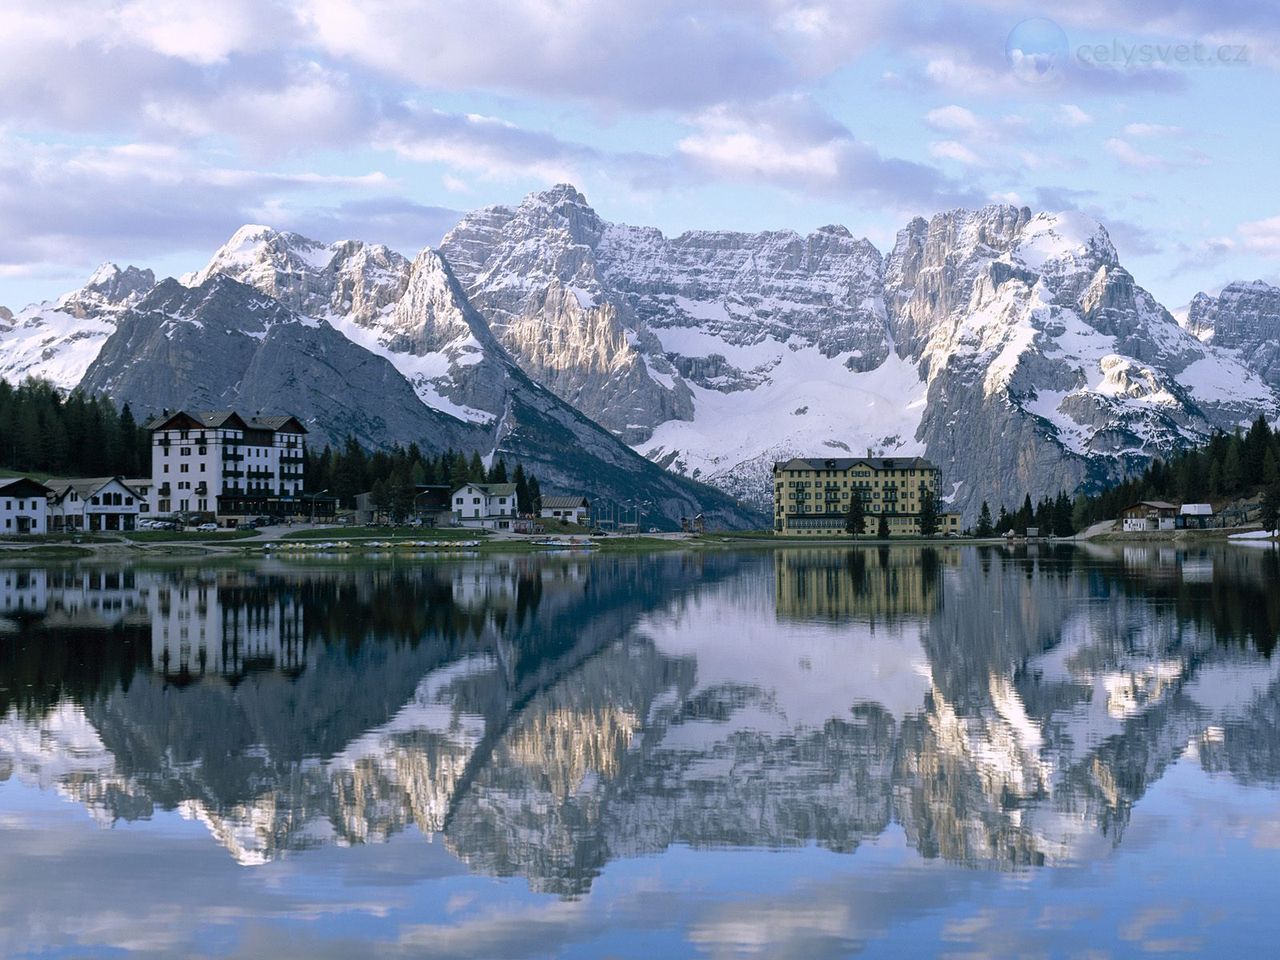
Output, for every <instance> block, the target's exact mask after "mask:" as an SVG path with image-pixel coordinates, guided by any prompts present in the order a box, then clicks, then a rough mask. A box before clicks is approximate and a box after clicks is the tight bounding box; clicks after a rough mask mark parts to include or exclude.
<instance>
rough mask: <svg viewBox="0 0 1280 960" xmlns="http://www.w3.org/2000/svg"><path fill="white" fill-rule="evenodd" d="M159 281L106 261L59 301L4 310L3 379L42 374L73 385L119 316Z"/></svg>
mask: <svg viewBox="0 0 1280 960" xmlns="http://www.w3.org/2000/svg"><path fill="white" fill-rule="evenodd" d="M155 282H156V278H155V275H154V274H153V273H152V272H151V271H150V270H140V269H138V268H137V267H132V266H131V267H126V268H125V269H124V270H121V269H120V268H119V267H117V266H116V265H115V264H113V263H104V264H103V265H102V266H100V267H99V268H98V269H97V270H95V271H94V273H93V275H92V276H91V277H90V278H89V280H88V282H87V283H86V284H85V285H84V286H83V287H81V288H80V289H79V290H74V291H72V292H71V293H68V294H65V295H63V296H62V297H59V298H58V299H57V300H55V301H51V302H46V303H39V304H33V305H32V306H29V307H27V308H26V309H24V310H21V311H19V312H18V314H17V315H16V316H15V315H13V314H12V313H10V311H8V310H0V379H4V380H8V381H9V382H11V383H17V382H18V381H20V380H23V379H25V378H26V377H39V378H41V379H44V380H49V381H51V382H53V383H54V384H56V385H57V386H59V387H62V388H63V389H64V390H70V389H71V388H72V387H74V386H76V384H78V383H79V382H80V378H81V377H83V376H84V372H85V370H86V369H88V367H89V364H91V363H92V362H93V358H94V357H96V356H97V355H98V351H99V350H100V349H101V348H102V344H103V343H104V342H105V341H106V339H107V338H108V337H109V336H111V333H112V331H113V330H114V329H115V320H116V317H117V316H118V315H119V314H120V313H121V312H122V311H123V310H126V309H128V308H129V307H130V306H132V305H133V304H135V303H137V302H138V300H140V299H141V298H142V297H143V296H144V295H145V294H146V293H147V292H148V291H149V290H150V289H151V288H152V287H154V286H155Z"/></svg>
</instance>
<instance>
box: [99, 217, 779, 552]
mask: <svg viewBox="0 0 1280 960" xmlns="http://www.w3.org/2000/svg"><path fill="white" fill-rule="evenodd" d="M245 236H248V237H250V238H251V240H252V242H251V243H250V244H249V246H250V248H251V253H250V254H249V255H246V256H241V257H230V256H227V255H225V252H226V250H227V249H228V248H231V249H235V250H243V249H244V247H245V244H244V243H242V242H241V241H240V240H236V239H235V238H233V243H232V244H229V245H228V248H224V251H223V252H220V254H219V255H218V256H217V257H215V261H216V262H218V263H222V264H225V265H227V266H228V268H229V269H230V270H231V272H232V273H234V274H237V275H238V276H239V277H242V278H244V279H246V280H251V281H253V285H249V284H248V283H245V282H241V280H238V279H234V278H233V277H232V276H231V275H230V274H228V273H223V272H221V271H220V270H218V269H212V268H206V269H205V270H203V271H201V272H199V273H198V274H195V275H193V276H191V277H189V278H187V282H186V283H180V282H178V281H176V280H166V281H164V282H163V283H161V284H160V285H158V286H157V287H156V288H155V289H154V290H152V291H151V293H150V294H148V295H147V296H146V297H145V298H143V299H142V300H141V301H139V302H137V303H136V304H134V305H133V306H132V307H130V308H129V309H127V310H125V311H124V312H122V313H121V314H120V315H119V316H118V318H117V319H116V322H115V326H114V328H113V331H112V333H111V334H110V336H108V337H107V338H106V341H105V343H103V344H102V345H101V347H100V349H99V350H98V352H97V353H96V355H95V358H94V359H93V361H92V363H91V364H90V365H89V367H88V369H87V371H86V373H85V374H84V376H83V378H82V379H81V381H80V385H81V386H82V387H83V388H84V389H87V390H90V391H94V392H103V393H106V394H107V395H109V396H111V397H112V398H113V399H115V400H117V401H118V402H124V401H128V402H129V403H130V404H131V405H132V406H133V408H134V409H136V410H138V411H140V412H151V411H159V410H161V409H164V408H170V409H172V408H175V407H227V406H234V407H239V408H242V409H247V410H273V409H279V410H289V411H290V412H292V413H294V414H295V415H297V416H298V417H300V418H301V419H302V420H303V421H304V422H305V423H306V424H307V425H308V427H309V428H310V429H311V430H312V442H313V443H324V442H328V443H342V442H343V441H344V440H345V439H346V437H348V436H353V437H355V438H356V439H357V440H358V441H360V442H361V443H363V444H365V445H368V446H383V445H386V444H389V443H393V442H394V443H406V444H407V443H417V444H418V445H419V446H420V447H421V448H422V449H423V450H426V451H432V452H439V451H443V450H445V449H453V450H462V451H477V452H479V453H481V454H482V455H485V456H504V457H508V458H511V459H513V460H517V461H520V462H523V463H524V464H525V465H526V467H527V468H528V469H531V470H533V472H534V473H535V474H536V475H537V476H538V477H539V479H540V480H541V481H542V484H543V486H544V488H545V489H547V490H548V491H558V490H573V491H579V492H582V493H584V494H586V495H588V496H591V497H598V498H607V499H613V500H618V501H630V502H632V503H635V504H639V505H642V506H643V509H642V515H643V516H644V517H645V519H646V520H647V522H650V523H654V524H657V525H661V526H667V527H669V526H671V525H673V524H674V523H675V522H676V521H678V519H679V518H680V517H681V516H692V515H694V514H697V513H704V514H706V515H707V516H708V518H709V519H710V520H711V522H712V523H715V524H719V525H722V526H743V525H751V524H758V523H760V522H761V518H759V517H758V516H755V515H753V514H751V512H750V511H749V510H747V509H744V508H742V507H740V506H739V505H737V504H736V503H734V502H733V501H732V500H731V499H729V498H728V497H726V496H725V495H724V494H722V493H720V492H718V491H716V490H713V489H711V488H709V487H703V486H701V485H699V484H695V483H692V482H690V481H689V480H687V479H683V478H680V477H677V476H674V475H672V474H670V473H668V472H666V471H664V470H663V469H662V468H661V467H659V466H657V465H656V464H653V463H650V462H648V461H646V460H645V459H643V458H642V457H640V456H639V455H638V454H636V453H634V452H633V451H632V450H630V449H629V448H627V447H626V446H625V445H624V444H623V443H621V442H620V441H619V440H618V439H617V438H615V437H614V436H612V435H611V434H609V433H608V432H607V431H605V430H604V429H602V428H601V427H600V426H598V425H597V424H595V423H593V422H592V421H591V420H589V419H587V418H586V417H585V416H583V415H582V414H581V413H579V412H578V411H576V410H575V409H573V408H572V407H570V406H569V405H567V404H565V403H564V402H562V401H560V400H559V399H557V398H556V397H555V396H554V395H552V394H551V393H549V392H547V391H546V390H544V389H542V388H541V387H539V386H537V385H536V384H534V383H533V382H532V381H531V380H529V378H528V377H527V376H526V375H525V374H524V373H523V371H521V370H520V368H519V367H518V366H517V365H516V364H515V363H514V361H513V360H512V359H511V358H510V357H509V356H508V355H507V354H506V352H505V351H504V350H503V348H502V346H501V345H500V344H499V343H498V342H497V340H496V338H495V337H494V336H493V334H492V332H491V331H490V330H489V328H488V325H487V324H486V323H485V321H484V318H483V317H481V316H480V315H479V314H478V313H476V311H475V310H474V309H473V308H472V307H471V305H470V304H469V303H468V302H467V299H466V297H465V295H464V294H463V293H462V290H461V287H460V286H459V285H458V283H457V281H456V279H454V277H453V275H452V273H451V272H450V270H449V268H448V266H447V264H445V262H444V261H443V260H442V259H441V258H440V257H439V256H438V255H437V254H436V253H435V252H434V251H431V250H425V251H423V252H422V253H421V254H420V255H419V256H418V257H417V258H416V259H415V260H414V262H413V263H412V264H409V263H408V262H407V261H406V262H405V263H404V265H403V267H404V269H403V277H402V278H399V279H396V280H395V283H394V287H395V288H396V289H397V290H398V295H397V296H396V298H395V299H394V300H393V301H388V302H387V303H385V304H383V305H381V306H379V307H378V308H377V310H376V311H374V312H372V313H371V312H370V311H368V310H362V309H360V308H359V307H358V306H357V304H358V303H361V302H363V303H366V304H370V303H376V302H378V300H379V299H380V298H382V297H383V296H384V294H385V293H386V291H387V290H389V289H390V288H391V286H392V285H391V284H386V285H383V286H380V285H379V282H377V281H378V280H379V272H378V271H377V270H371V269H367V267H368V265H369V262H370V261H369V260H368V259H367V258H364V254H365V253H368V252H369V249H372V248H366V249H364V250H361V249H354V250H350V249H347V250H344V248H345V247H346V245H344V244H338V245H334V246H333V247H321V246H320V245H317V244H313V243H311V242H310V241H305V240H304V239H303V238H298V237H296V236H293V235H288V236H284V235H272V236H269V237H267V238H266V239H265V241H264V240H262V237H261V235H260V234H259V233H258V232H256V231H254V230H251V229H245V230H242V231H239V232H238V233H237V237H239V238H243V237H245ZM282 237H283V240H282ZM260 241H261V242H260ZM284 241H287V242H284ZM300 250H301V251H309V254H308V255H309V256H311V255H314V256H311V260H310V262H311V263H312V265H313V266H314V265H316V264H320V266H319V267H318V272H315V271H312V272H307V271H305V270H302V269H301V268H298V269H295V268H294V267H296V266H297V263H296V262H295V261H296V259H297V257H298V251H300ZM317 250H327V251H330V252H332V253H333V258H331V259H327V260H324V259H323V257H321V256H320V255H319V254H317V253H316V251H317ZM345 254H350V256H347V257H346V259H345V261H343V262H342V263H338V262H335V261H336V260H337V259H338V258H339V257H342V256H344V255H345ZM322 260H323V263H321V261H322ZM290 263H294V267H290V266H289V264H290ZM308 269H310V268H308ZM396 269H397V271H399V269H400V267H399V266H398V265H397V267H396ZM344 270H345V271H346V272H345V275H346V276H347V277H350V278H356V281H357V282H353V284H352V285H351V286H350V287H348V288H347V289H348V291H363V293H361V294H360V296H354V295H353V296H350V297H341V295H340V291H341V290H342V286H341V283H340V282H339V280H340V278H341V277H342V276H343V275H344ZM200 278H202V279H200ZM384 279H385V278H384ZM380 290H381V291H382V292H379V291H380ZM335 294H338V295H339V299H336V300H335ZM361 297H363V300H362V299H361ZM280 298H284V300H288V301H290V302H292V303H296V304H301V305H302V306H303V307H304V308H306V309H310V310H313V311H315V314H318V315H314V314H313V315H309V314H306V313H303V312H300V310H299V309H297V308H292V307H289V306H287V305H286V304H285V302H284V300H282V299H280ZM335 303H336V304H338V305H340V306H341V305H345V306H346V312H345V313H342V312H338V311H336V310H335V309H334V306H335Z"/></svg>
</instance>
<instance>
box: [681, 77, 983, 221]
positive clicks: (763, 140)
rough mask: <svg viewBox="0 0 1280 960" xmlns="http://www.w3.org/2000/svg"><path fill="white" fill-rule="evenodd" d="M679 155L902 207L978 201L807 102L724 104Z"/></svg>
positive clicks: (812, 190)
mask: <svg viewBox="0 0 1280 960" xmlns="http://www.w3.org/2000/svg"><path fill="white" fill-rule="evenodd" d="M694 126H695V131H694V132H693V133H692V134H690V135H689V136H687V137H685V138H683V139H682V140H681V141H680V142H679V144H678V150H679V153H680V155H681V156H683V157H684V158H685V159H686V160H687V161H688V162H689V163H690V164H692V165H693V166H694V167H695V168H696V169H698V170H700V171H703V172H705V173H708V174H711V175H714V176H717V177H722V178H730V179H736V180H745V181H754V182H763V183H770V184H773V185H776V186H780V187H784V188H786V189H789V190H794V191H797V192H800V193H805V194H808V195H810V196H819V195H825V196H850V195H861V196H864V197H866V196H871V197H874V198H876V199H878V200H879V201H880V202H882V203H885V204H888V205H891V206H896V207H897V208H899V209H908V208H917V209H918V208H919V207H921V206H924V207H927V208H930V209H932V208H935V207H937V206H940V205H948V204H952V203H965V202H974V200H975V195H974V194H972V193H971V192H969V191H966V190H964V189H963V188H961V187H958V186H957V185H955V184H954V183H952V182H951V181H948V180H947V179H946V178H944V177H943V176H942V175H941V174H940V173H939V172H938V171H937V170H936V169H934V168H933V167H930V166H927V165H925V164H919V163H913V162H910V161H907V160H899V159H895V158H888V157H882V156H881V155H880V154H879V152H878V151H877V150H876V149H875V148H874V147H871V146H869V145H868V144H865V143H862V142H860V141H859V140H857V139H856V138H855V137H854V136H853V134H852V133H851V132H850V131H849V130H848V128H846V127H845V126H843V125H842V124H840V123H838V122H836V121H835V120H834V119H832V118H831V117H830V116H828V115H827V114H826V113H824V112H822V111H821V110H820V109H819V108H818V107H817V106H816V105H815V104H814V103H813V101H812V100H810V99H809V98H807V97H801V96H791V97H778V98H774V99H772V100H770V101H768V102H765V103H760V104H754V105H751V106H741V105H734V106H730V105H720V106H717V107H715V108H713V109H711V110H707V111H705V112H703V113H702V114H700V115H699V116H697V117H696V118H695V119H694Z"/></svg>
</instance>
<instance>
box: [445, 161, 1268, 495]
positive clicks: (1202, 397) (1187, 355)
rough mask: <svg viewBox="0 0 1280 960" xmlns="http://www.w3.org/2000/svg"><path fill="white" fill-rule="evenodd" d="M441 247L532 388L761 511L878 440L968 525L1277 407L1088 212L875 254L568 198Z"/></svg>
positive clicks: (474, 225) (953, 224) (980, 220)
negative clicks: (669, 222) (782, 491)
mask: <svg viewBox="0 0 1280 960" xmlns="http://www.w3.org/2000/svg"><path fill="white" fill-rule="evenodd" d="M441 252H442V253H443V254H444V256H445V257H446V259H448V260H449V262H450V264H451V265H452V266H453V267H454V269H455V271H456V273H457V276H458V278H459V279H460V280H461V281H462V283H463V285H464V287H465V288H466V290H467V294H468V297H469V298H470V299H471V300H472V302H473V303H474V304H475V305H476V307H477V309H479V310H480V311H481V312H482V313H484V314H485V316H486V318H487V319H488V320H489V321H490V323H491V324H492V326H493V329H494V331H495V333H496V334H497V335H498V337H499V338H500V339H501V340H502V342H503V344H504V345H505V346H506V347H507V348H508V350H509V351H510V352H511V354H512V355H513V356H514V357H515V358H516V359H517V360H518V361H519V362H520V364H521V366H522V367H523V368H524V369H525V370H526V372H528V373H529V375H530V376H531V377H533V378H534V379H536V380H538V381H539V382H541V383H543V384H544V385H546V386H547V387H548V388H549V389H551V390H552V391H554V392H555V393H557V395H559V396H561V397H562V398H563V399H565V400H567V401H568V402H570V403H573V404H574V405H575V406H577V407H579V409H582V410H584V411H585V412H587V413H588V414H589V415H590V416H592V417H593V418H594V419H596V420H598V421H599V422H600V423H602V424H603V425H605V426H607V427H609V428H610V429H611V430H613V431H614V432H615V433H616V434H617V435H618V436H620V437H623V438H624V439H626V440H627V441H628V442H630V443H632V444H633V445H634V447H635V448H636V449H637V450H638V451H640V452H642V453H644V454H645V455H646V456H648V457H650V458H651V459H653V460H655V461H656V462H658V463H661V464H663V465H664V466H667V467H668V468H670V469H672V470H675V471H677V472H680V473H684V474H687V475H689V476H693V477H697V478H699V479H702V480H706V481H708V482H710V483H712V484H714V485H716V486H719V487H722V488H723V489H725V490H728V491H730V492H732V493H734V494H735V495H737V496H740V497H743V498H745V499H749V500H751V501H753V502H756V503H758V504H761V505H765V504H767V503H768V502H769V499H770V488H769V471H770V467H771V464H772V461H774V460H776V459H782V458H784V457H787V456H791V455H794V454H807V455H815V454H822V453H824V452H828V451H829V452H832V453H835V454H844V455H847V454H848V453H853V454H861V453H863V452H865V451H866V450H868V449H872V450H874V451H875V452H877V453H886V454H888V453H900V454H904V455H906V454H912V455H914V454H924V455H926V456H929V457H930V458H932V459H934V460H935V461H936V462H938V463H939V464H940V465H941V467H942V468H943V471H944V475H945V484H946V491H947V496H948V497H949V500H950V503H951V504H952V506H954V507H955V508H958V509H961V510H962V511H964V512H965V513H966V514H967V515H970V516H972V515H974V514H976V512H977V507H978V504H979V503H980V501H981V500H982V499H990V500H992V501H993V502H1014V501H1017V500H1021V498H1022V495H1023V494H1024V493H1025V492H1027V491H1030V492H1032V493H1033V494H1039V493H1046V492H1050V493H1051V492H1056V491H1057V490H1059V489H1063V488H1065V489H1075V488H1076V487H1078V486H1080V485H1082V484H1090V483H1099V482H1102V481H1104V480H1108V479H1113V478H1115V477H1117V476H1118V475H1120V474H1121V473H1122V472H1124V471H1125V470H1127V469H1129V468H1132V467H1134V466H1136V465H1138V464H1141V463H1143V462H1145V461H1146V460H1148V459H1150V458H1151V457H1152V456H1154V455H1157V454H1160V453H1163V452H1167V451H1168V450H1170V449H1171V448H1174V447H1177V446H1179V445H1181V444H1185V443H1190V442H1195V441H1197V440H1199V439H1201V438H1202V437H1203V436H1205V435H1206V434H1207V432H1208V431H1209V430H1210V429H1211V428H1213V427H1215V426H1218V427H1230V426H1233V425H1234V424H1236V423H1238V422H1239V421H1241V420H1243V419H1247V418H1251V417H1254V416H1257V415H1258V413H1267V414H1269V415H1273V416H1274V415H1275V413H1276V410H1277V397H1276V393H1275V391H1274V390H1273V389H1272V388H1271V387H1270V386H1268V385H1267V384H1266V383H1265V382H1264V381H1263V379H1262V378H1261V377H1259V376H1258V375H1257V373H1256V372H1255V371H1254V370H1251V369H1250V368H1249V366H1248V365H1247V364H1246V363H1244V362H1242V358H1241V357H1238V356H1236V355H1235V354H1234V353H1233V352H1231V351H1224V350H1221V349H1217V348H1216V347H1214V346H1212V345H1206V344H1205V343H1202V342H1200V341H1199V340H1197V339H1196V338H1195V337H1192V336H1190V335H1189V334H1188V333H1187V332H1186V331H1184V330H1183V329H1181V328H1180V327H1179V326H1178V324H1177V322H1176V321H1175V320H1174V319H1173V317H1172V316H1171V315H1170V314H1169V313H1168V311H1166V310H1165V309H1164V308H1163V307H1162V306H1160V304H1158V303H1157V302H1156V301H1155V300H1154V298H1153V297H1152V296H1151V295H1150V294H1149V293H1147V292H1146V291H1145V290H1143V289H1142V288H1141V287H1139V286H1137V284H1136V283H1135V282H1134V280H1133V278H1132V276H1131V275H1130V274H1129V273H1128V272H1127V271H1125V270H1124V268H1123V267H1122V266H1121V265H1120V264H1119V262H1118V258H1117V256H1116V252H1115V249H1114V247H1113V246H1112V244H1111V241H1110V239H1109V238H1108V236H1107V233H1106V231H1105V229H1104V228H1103V227H1102V226H1101V225H1100V224H1098V223H1097V222H1096V221H1094V220H1092V219H1091V218H1088V217H1085V216H1083V215H1081V214H1078V213H1072V212H1067V213H1058V214H1051V213H1041V214H1038V215H1033V214H1032V212H1031V211H1030V210H1029V209H1027V208H1025V207H1024V208H1018V207H1013V206H1008V205H997V206H990V207H986V208H984V209H981V210H977V211H966V210H956V211H950V212H947V213H941V214H938V215H936V216H934V217H933V218H932V219H930V220H927V221H926V220H924V219H916V220H914V221H912V222H911V223H910V224H909V225H908V226H907V227H906V228H905V229H904V230H903V231H901V232H900V234H899V235H898V238H897V242H896V243H895V245H894V249H893V250H892V251H891V252H890V253H889V254H888V256H885V257H882V256H881V255H880V254H879V253H878V252H877V251H876V249H875V248H874V247H873V246H872V245H871V244H870V243H869V242H868V241H866V240H857V239H854V238H853V236H852V235H851V234H850V233H849V232H848V231H847V230H845V229H844V228H843V227H824V228H822V229H820V230H818V231H816V232H815V233H813V234H811V235H809V236H807V237H801V236H800V235H798V234H795V233H791V232H770V233H762V234H742V233H728V232H703V231H699V232H692V233H686V234H682V235H680V236H678V237H675V238H667V237H665V236H664V235H663V234H662V233H660V232H659V231H657V230H654V229H651V228H642V227H631V226H625V225H620V224H611V223H607V222H605V221H603V220H601V219H600V218H599V217H598V216H597V215H596V213H595V211H593V210H592V209H591V208H590V207H589V206H588V205H587V202H586V200H585V198H583V196H582V195H581V194H580V193H578V192H577V191H576V190H575V189H573V188H572V187H569V186H564V185H561V186H558V187H555V188H553V189H551V190H547V191H544V192H542V193H537V194H533V195H531V196H529V197H527V198H526V199H525V200H524V201H523V202H522V203H521V204H519V205H518V206H517V207H514V208H512V207H488V208H485V209H483V210H480V211H477V212H476V213H473V214H471V215H468V216H467V217H465V218H464V219H463V220H462V221H461V222H460V223H459V224H458V226H457V227H455V228H454V230H453V231H451V232H450V233H449V234H448V235H447V236H446V237H445V239H444V242H443V243H442V244H441Z"/></svg>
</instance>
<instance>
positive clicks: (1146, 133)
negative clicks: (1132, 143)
mask: <svg viewBox="0 0 1280 960" xmlns="http://www.w3.org/2000/svg"><path fill="white" fill-rule="evenodd" d="M1182 132H1183V129H1182V127H1176V126H1170V125H1168V124H1163V123H1126V124H1125V126H1124V133H1125V136H1127V137H1172V136H1176V135H1178V134H1181V133H1182Z"/></svg>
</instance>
